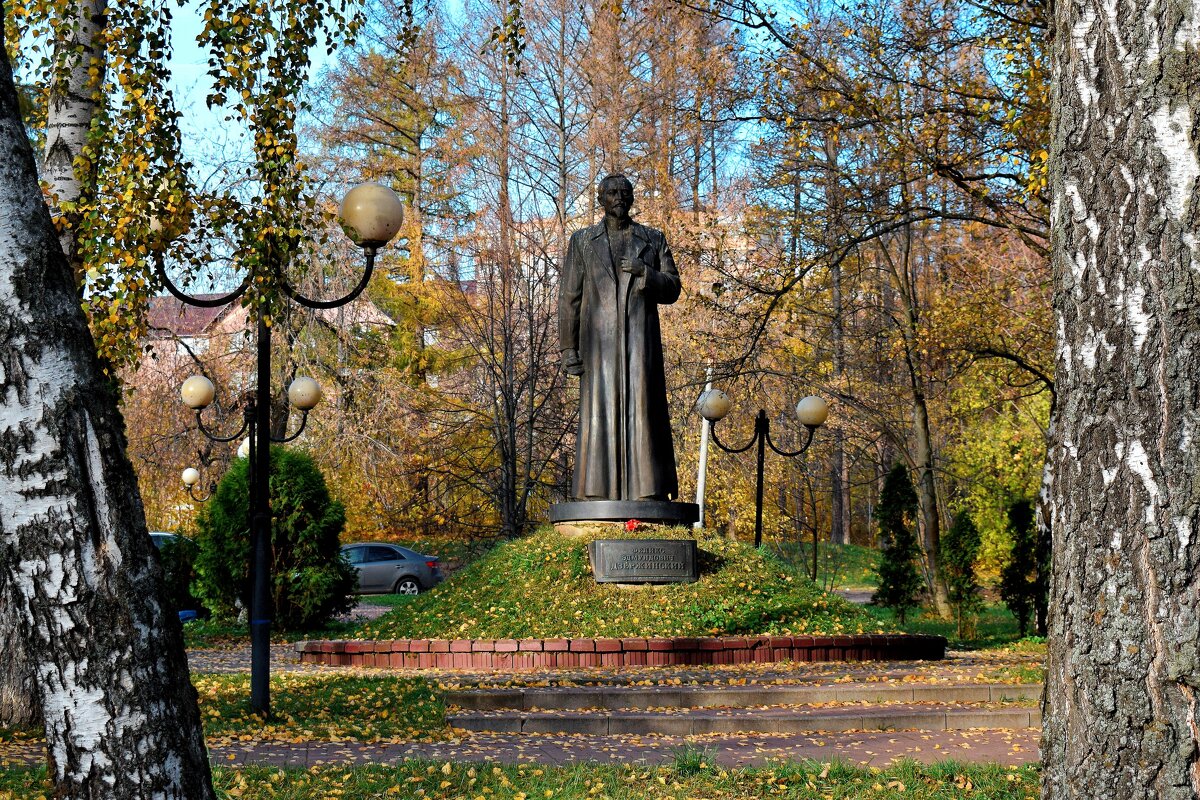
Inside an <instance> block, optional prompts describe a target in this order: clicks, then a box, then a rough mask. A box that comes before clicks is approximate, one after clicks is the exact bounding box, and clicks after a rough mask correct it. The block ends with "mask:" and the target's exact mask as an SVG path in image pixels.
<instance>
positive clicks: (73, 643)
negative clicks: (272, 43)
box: [0, 48, 214, 800]
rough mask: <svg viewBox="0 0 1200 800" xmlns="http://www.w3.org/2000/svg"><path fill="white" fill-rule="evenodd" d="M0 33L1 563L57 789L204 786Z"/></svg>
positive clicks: (129, 490)
mask: <svg viewBox="0 0 1200 800" xmlns="http://www.w3.org/2000/svg"><path fill="white" fill-rule="evenodd" d="M4 52H5V51H4V48H0V153H2V155H0V509H3V513H2V514H0V573H3V575H4V580H3V581H0V582H6V583H7V584H8V587H7V593H8V594H9V596H11V597H12V599H13V601H14V602H13V603H12V604H11V608H12V610H13V611H15V612H16V614H15V616H16V625H17V629H18V631H19V634H20V637H21V639H22V640H23V641H24V644H25V649H26V652H27V654H28V656H29V658H30V661H31V663H32V666H33V673H34V676H35V679H36V681H37V685H38V695H39V699H40V702H41V707H42V712H43V715H44V717H45V722H46V741H47V749H48V752H49V758H50V765H49V766H50V775H51V777H52V779H53V780H54V781H55V783H56V784H57V789H56V796H58V797H64V798H105V799H106V800H107V799H109V798H111V799H113V800H120V799H121V798H133V797H151V796H153V797H165V798H205V799H207V798H211V797H213V796H214V795H213V792H212V789H211V779H210V774H209V767H208V759H207V754H206V752H205V747H204V739H203V734H202V731H201V728H200V719H199V712H198V709H197V706H196V692H195V690H194V689H193V688H192V686H191V684H190V682H189V681H188V671H187V662H186V659H185V657H184V653H183V641H182V630H181V628H180V625H179V622H178V618H177V617H176V616H175V615H174V614H170V613H167V612H164V606H163V604H162V603H161V602H160V591H161V580H160V577H159V569H158V567H157V564H156V561H155V559H154V556H153V552H152V550H153V545H152V544H151V542H150V538H149V536H148V535H147V534H146V523H145V518H144V515H143V511H142V506H141V501H140V499H139V498H138V492H137V482H136V479H135V477H134V474H133V470H132V467H131V466H130V464H129V461H128V459H127V458H126V457H125V435H124V430H123V426H122V422H121V418H120V415H119V414H118V412H117V404H116V403H117V398H116V395H115V392H114V390H113V388H112V386H111V384H109V383H108V382H107V381H106V380H105V378H104V375H103V372H102V371H101V369H100V366H99V363H98V361H97V359H96V351H95V346H94V345H93V343H92V340H91V337H90V334H89V333H88V329H87V325H86V323H85V321H84V318H83V312H82V310H81V309H80V306H79V301H78V296H77V294H76V292H75V285H74V282H73V280H72V275H71V272H70V268H69V267H68V265H67V262H66V259H65V258H64V256H63V253H62V250H61V249H60V247H59V243H58V240H57V239H56V237H55V232H54V228H53V225H52V224H51V221H50V215H49V212H48V210H47V208H46V204H45V202H44V201H43V199H42V194H41V191H40V190H39V187H38V182H37V174H36V172H35V169H34V162H33V153H32V151H31V150H30V146H29V141H28V139H27V138H26V134H25V129H24V126H23V125H22V122H21V119H20V114H19V111H18V108H17V96H16V91H15V89H14V87H13V79H12V72H11V69H10V68H9V65H8V62H7V58H6V57H5V56H4Z"/></svg>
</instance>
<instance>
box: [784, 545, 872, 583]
mask: <svg viewBox="0 0 1200 800" xmlns="http://www.w3.org/2000/svg"><path fill="white" fill-rule="evenodd" d="M766 546H767V547H768V549H770V550H771V551H772V552H773V553H775V555H777V556H778V557H779V559H780V560H782V561H783V562H785V563H787V564H790V565H792V566H793V567H794V568H795V569H797V570H799V571H800V572H803V573H804V574H805V575H808V576H809V577H812V567H813V551H812V542H799V543H797V542H768V543H767V545H766ZM878 570H879V551H878V550H876V549H875V548H873V547H862V546H861V545H856V544H831V543H830V542H818V543H817V585H818V586H820V587H821V588H822V589H825V590H826V591H833V590H834V589H857V590H866V589H871V590H873V589H875V588H876V586H878V585H879V574H878Z"/></svg>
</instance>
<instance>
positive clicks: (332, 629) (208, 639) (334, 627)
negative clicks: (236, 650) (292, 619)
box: [183, 594, 413, 649]
mask: <svg viewBox="0 0 1200 800" xmlns="http://www.w3.org/2000/svg"><path fill="white" fill-rule="evenodd" d="M360 599H361V601H362V603H364V604H365V605H375V606H391V607H393V608H395V607H397V606H403V605H405V604H407V603H411V602H412V600H413V598H412V595H406V594H367V595H361V597H360ZM350 613H351V616H354V613H355V612H353V611H352V612H350ZM358 625H359V623H358V622H356V621H351V622H337V621H331V622H327V623H326V624H324V625H322V626H321V627H319V628H314V629H312V630H307V631H271V641H273V642H275V643H277V644H280V643H289V642H297V641H300V640H302V639H346V638H352V637H353V636H354V635H355V631H356V630H357V629H358ZM249 639H250V631H249V629H248V628H247V627H246V625H244V624H239V623H235V622H221V621H218V620H215V619H206V620H200V619H196V620H191V621H190V622H187V623H185V624H184V626H183V642H184V645H185V646H187V647H188V648H189V649H199V648H206V647H207V648H219V647H233V646H237V645H244V644H246V642H248V641H249Z"/></svg>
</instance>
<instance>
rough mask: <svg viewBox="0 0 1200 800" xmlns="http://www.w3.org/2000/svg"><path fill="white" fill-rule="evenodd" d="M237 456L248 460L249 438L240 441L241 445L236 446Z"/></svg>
mask: <svg viewBox="0 0 1200 800" xmlns="http://www.w3.org/2000/svg"><path fill="white" fill-rule="evenodd" d="M237 454H238V458H249V457H250V437H249V436H247V437H246V438H245V439H242V443H241V444H240V445H238V449H237Z"/></svg>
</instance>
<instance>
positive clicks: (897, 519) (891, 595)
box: [871, 462, 924, 622]
mask: <svg viewBox="0 0 1200 800" xmlns="http://www.w3.org/2000/svg"><path fill="white" fill-rule="evenodd" d="M917 511H918V507H917V493H916V491H915V490H914V489H913V485H912V480H911V479H910V478H909V477H908V467H906V466H905V465H904V464H903V463H902V462H897V463H896V464H895V465H894V466H893V467H892V469H891V471H890V472H889V473H888V474H887V477H886V478H885V479H884V481H883V491H882V492H880V496H879V506H878V507H877V508H876V509H875V518H876V519H877V520H878V521H879V534H880V538H881V540H882V543H883V556H882V558H880V560H879V571H878V572H879V588H878V589H877V590H876V591H875V595H874V597H872V599H871V601H872V602H873V603H875V604H877V605H881V606H886V607H887V608H890V609H893V610H894V611H895V612H896V616H897V618H899V620H900V622H904V619H905V617H906V616H908V610H909V609H910V608H915V607H916V606H917V605H918V603H917V598H918V597H920V594H921V590H922V589H923V588H924V583H923V581H922V579H921V572H920V570H919V569H918V568H917V564H918V562H919V560H920V558H921V547H920V545H919V544H918V543H917V533H916V519H917Z"/></svg>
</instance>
